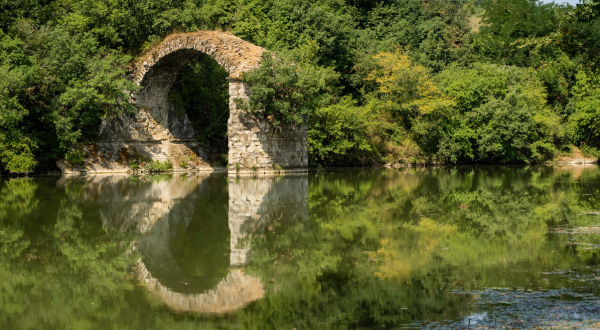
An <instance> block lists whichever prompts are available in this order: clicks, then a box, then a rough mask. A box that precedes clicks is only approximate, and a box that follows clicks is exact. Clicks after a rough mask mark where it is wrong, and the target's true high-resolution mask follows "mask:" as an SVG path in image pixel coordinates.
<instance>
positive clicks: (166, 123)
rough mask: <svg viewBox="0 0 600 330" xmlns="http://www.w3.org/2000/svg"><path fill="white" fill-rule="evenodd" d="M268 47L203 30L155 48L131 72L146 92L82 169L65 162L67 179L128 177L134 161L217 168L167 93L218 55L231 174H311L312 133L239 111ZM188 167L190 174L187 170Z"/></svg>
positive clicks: (115, 121)
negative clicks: (199, 61) (185, 73)
mask: <svg viewBox="0 0 600 330" xmlns="http://www.w3.org/2000/svg"><path fill="white" fill-rule="evenodd" d="M264 51H265V49H263V48H261V47H258V46H255V45H253V44H251V43H248V42H246V41H244V40H242V39H240V38H238V37H236V36H234V35H232V34H230V33H226V32H216V31H199V32H193V33H182V34H175V35H172V36H169V37H167V38H166V39H165V40H164V41H163V42H162V43H161V44H159V45H157V46H156V47H154V48H153V49H152V50H150V51H149V52H148V53H147V54H146V55H145V56H144V57H143V58H142V59H141V60H139V61H138V62H137V63H136V64H135V65H134V67H133V69H132V71H131V72H130V74H129V76H128V77H129V79H131V80H133V81H134V82H135V83H136V84H137V85H139V86H140V87H141V89H140V90H139V91H138V92H137V93H136V94H135V95H132V96H131V100H130V102H132V103H133V104H134V106H135V107H136V109H137V110H136V111H135V112H134V113H132V114H127V115H120V116H117V117H112V118H108V119H106V120H105V121H104V122H103V123H102V125H101V128H100V136H101V140H100V141H98V142H97V143H95V144H94V145H92V146H87V147H85V148H84V149H83V150H84V151H85V154H86V157H85V160H84V163H83V164H82V165H80V166H74V167H72V166H70V165H69V164H67V162H66V161H64V160H63V161H59V162H58V166H59V167H60V168H61V170H62V171H63V173H66V174H68V173H115V172H128V171H129V160H130V159H132V158H137V157H145V158H151V159H153V160H160V161H167V160H169V161H171V163H172V164H173V166H174V168H175V170H176V171H184V170H185V171H190V170H191V171H198V170H208V171H212V170H214V169H218V168H219V166H218V161H217V160H218V158H219V157H218V155H213V154H212V153H211V152H210V150H209V149H208V148H207V147H206V146H205V145H203V144H202V143H200V142H199V141H198V140H197V139H196V136H197V133H196V132H195V130H194V128H193V127H192V125H191V122H190V120H189V119H188V117H187V115H186V114H183V115H181V114H177V109H176V108H175V106H174V105H173V104H172V103H171V102H169V98H168V96H169V91H170V89H171V87H172V85H173V83H174V82H175V80H176V79H177V76H178V75H179V72H180V70H181V69H182V68H184V67H185V66H186V65H187V64H188V63H189V61H190V60H191V59H192V58H194V57H195V56H198V55H199V54H201V53H204V54H208V55H210V56H212V57H213V58H214V59H215V60H216V61H217V62H218V63H219V64H220V65H221V66H223V67H224V68H225V69H226V70H227V72H228V73H229V75H230V77H229V79H228V80H229V97H230V100H229V109H230V117H229V120H228V131H227V133H228V137H229V153H228V168H229V172H230V174H233V175H236V174H260V173H269V172H277V171H279V170H280V169H284V170H285V172H295V171H306V169H307V168H308V146H307V128H306V127H295V126H291V125H289V126H285V125H284V126H279V127H273V126H272V125H271V124H270V123H269V121H268V120H267V119H264V118H257V117H254V116H252V115H251V114H249V113H247V112H245V111H243V110H239V109H237V107H236V103H235V99H236V98H241V99H247V98H248V92H249V89H248V87H247V86H246V85H245V84H244V83H242V81H241V80H240V77H241V75H242V73H243V72H245V71H248V70H251V69H253V68H256V67H257V66H258V65H259V64H260V61H261V58H262V53H263V52H264ZM183 161H185V163H186V165H187V166H185V168H182V166H181V164H182V162H183Z"/></svg>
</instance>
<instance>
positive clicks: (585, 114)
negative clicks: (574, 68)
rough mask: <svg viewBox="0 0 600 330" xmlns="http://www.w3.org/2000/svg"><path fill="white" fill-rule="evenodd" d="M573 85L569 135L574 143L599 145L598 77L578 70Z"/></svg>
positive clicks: (599, 81)
mask: <svg viewBox="0 0 600 330" xmlns="http://www.w3.org/2000/svg"><path fill="white" fill-rule="evenodd" d="M576 80H577V82H576V83H575V86H573V91H572V92H573V96H574V97H573V100H572V101H571V102H572V106H573V108H574V113H573V114H572V115H571V117H570V118H569V123H568V128H569V135H570V136H571V139H572V141H573V142H574V143H575V144H584V145H587V146H588V147H595V148H598V147H600V78H598V76H597V75H596V74H594V73H593V72H589V71H583V70H582V71H580V72H578V73H577V75H576Z"/></svg>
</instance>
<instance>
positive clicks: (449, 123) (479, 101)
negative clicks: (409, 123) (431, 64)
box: [414, 64, 559, 162]
mask: <svg viewBox="0 0 600 330" xmlns="http://www.w3.org/2000/svg"><path fill="white" fill-rule="evenodd" d="M437 79H438V81H439V86H440V89H441V90H442V91H443V92H444V93H445V94H446V95H448V96H450V97H452V98H453V99H454V101H455V102H456V106H454V107H449V108H441V109H439V110H437V111H433V112H431V113H429V114H425V115H423V116H422V117H421V118H419V120H417V121H416V124H415V127H414V132H415V133H416V137H415V139H416V141H417V143H419V144H420V145H421V146H422V148H423V149H424V150H425V151H427V152H429V153H431V154H433V155H435V156H436V157H437V158H438V159H440V160H442V161H451V162H464V161H482V162H530V161H539V160H542V159H545V158H548V157H550V156H552V154H553V152H554V140H555V137H556V135H557V134H558V130H559V119H558V117H557V115H556V114H554V113H553V112H552V111H550V110H549V109H548V108H547V106H546V95H545V92H544V87H543V86H542V83H541V81H540V80H539V79H537V77H536V74H535V72H534V71H533V70H526V69H520V68H517V67H500V66H497V65H490V64H475V65H473V67H471V68H460V67H451V68H449V69H447V70H445V71H444V72H442V73H441V74H440V75H439V77H437Z"/></svg>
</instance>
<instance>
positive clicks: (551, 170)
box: [0, 166, 600, 330]
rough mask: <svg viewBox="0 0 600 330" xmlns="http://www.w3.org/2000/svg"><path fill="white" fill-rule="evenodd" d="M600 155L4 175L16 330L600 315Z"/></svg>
mask: <svg viewBox="0 0 600 330" xmlns="http://www.w3.org/2000/svg"><path fill="white" fill-rule="evenodd" d="M599 189H600V170H599V169H598V168H597V167H595V166H594V167H571V168H558V167H537V166H536V167H522V166H520V167H516V166H489V167H443V168H425V169H386V170H374V169H368V170H346V171H339V172H328V173H317V174H311V175H294V176H284V177H270V178H237V179H235V178H227V176H226V175H225V174H223V173H213V174H187V175H157V176H145V177H128V176H93V177H72V178H65V177H62V178H59V177H37V178H18V179H8V178H2V179H0V328H2V329H143V330H149V329H294V328H295V329H375V328H382V327H386V328H462V327H467V326H481V327H487V328H495V327H501V326H508V327H513V328H534V327H537V326H541V327H554V328H556V327H565V328H566V327H571V328H572V327H573V326H577V327H586V328H599V327H600V326H599V325H598V322H600V320H599V318H598V315H599V314H598V313H599V312H600V309H599V307H600V304H599V303H598V300H597V296H598V294H599V293H600V290H599V285H598V284H599V281H600V262H599V260H598V251H599V250H600V239H599V237H598V233H600V213H598V211H600V199H599V196H600V195H599V194H598V192H599Z"/></svg>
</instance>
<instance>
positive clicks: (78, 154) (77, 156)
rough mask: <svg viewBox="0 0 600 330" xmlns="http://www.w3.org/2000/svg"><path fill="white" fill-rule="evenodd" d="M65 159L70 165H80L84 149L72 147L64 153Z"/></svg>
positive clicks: (83, 157) (83, 156)
mask: <svg viewBox="0 0 600 330" xmlns="http://www.w3.org/2000/svg"><path fill="white" fill-rule="evenodd" d="M65 159H66V161H67V163H69V165H71V166H74V165H81V164H83V160H84V159H85V151H83V150H75V149H73V150H71V151H69V152H68V153H67V154H66V155H65Z"/></svg>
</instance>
